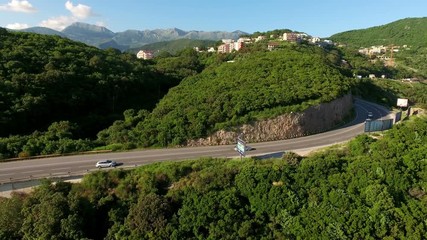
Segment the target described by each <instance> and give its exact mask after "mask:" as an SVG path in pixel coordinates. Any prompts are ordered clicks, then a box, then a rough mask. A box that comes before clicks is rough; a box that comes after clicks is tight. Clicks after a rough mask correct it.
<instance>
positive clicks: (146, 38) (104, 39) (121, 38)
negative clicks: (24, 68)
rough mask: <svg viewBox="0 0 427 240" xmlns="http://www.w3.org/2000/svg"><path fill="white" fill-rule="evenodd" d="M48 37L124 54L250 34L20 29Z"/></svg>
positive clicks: (80, 27) (78, 25) (77, 25)
mask: <svg viewBox="0 0 427 240" xmlns="http://www.w3.org/2000/svg"><path fill="white" fill-rule="evenodd" d="M20 31H23V32H32V33H39V34H47V35H58V36H61V37H66V38H69V39H72V40H75V41H79V42H83V43H86V44H88V45H92V46H95V47H98V48H101V49H105V48H109V47H113V48H117V49H120V50H122V51H124V50H127V49H130V48H140V47H142V46H144V45H146V44H149V43H155V42H162V41H170V40H176V39H195V40H221V39H237V38H239V36H240V35H247V34H248V33H245V32H242V31H234V32H225V31H211V32H206V31H184V30H181V29H178V28H170V29H155V30H126V31H124V32H117V33H115V32H112V31H111V30H109V29H108V28H105V27H100V26H96V25H92V24H87V23H82V22H75V23H73V24H71V25H70V26H68V27H66V28H65V29H64V30H62V31H56V30H53V29H50V28H45V27H32V28H27V29H23V30H20Z"/></svg>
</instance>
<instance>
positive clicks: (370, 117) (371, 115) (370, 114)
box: [366, 112, 374, 119]
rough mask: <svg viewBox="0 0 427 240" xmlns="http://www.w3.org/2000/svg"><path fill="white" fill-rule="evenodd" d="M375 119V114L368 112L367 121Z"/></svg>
mask: <svg viewBox="0 0 427 240" xmlns="http://www.w3.org/2000/svg"><path fill="white" fill-rule="evenodd" d="M373 117H374V114H373V113H372V112H368V116H367V117H366V118H367V119H372V118H373Z"/></svg>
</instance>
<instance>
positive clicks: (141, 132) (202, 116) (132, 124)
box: [0, 29, 426, 159]
mask: <svg viewBox="0 0 427 240" xmlns="http://www.w3.org/2000/svg"><path fill="white" fill-rule="evenodd" d="M288 31H290V30H287V29H284V30H274V31H270V32H268V33H255V34H254V35H253V36H257V35H260V34H264V35H266V34H270V35H275V36H277V35H280V34H282V33H283V32H288ZM0 38H1V41H0V55H1V58H0V89H1V90H0V159H6V158H13V157H28V156H36V155H46V154H63V153H73V152H81V151H87V150H123V149H132V148H137V147H159V146H160V147H163V146H176V145H182V144H185V142H186V140H188V139H193V138H199V137H206V136H207V135H208V134H210V133H212V132H214V131H216V130H219V129H232V128H233V127H236V126H238V125H239V124H242V123H248V122H251V121H256V120H260V119H266V118H270V117H275V116H277V115H280V114H283V113H287V112H291V111H301V110H304V109H306V108H307V107H309V106H312V105H315V104H319V103H321V102H328V101H331V100H334V99H336V98H337V97H339V96H341V95H343V94H346V93H348V92H352V93H353V94H354V95H359V96H362V97H363V98H367V99H372V100H374V101H376V102H379V103H382V104H386V105H389V106H393V105H394V104H395V102H396V101H395V100H396V98H398V97H407V98H410V100H411V103H416V104H420V103H421V104H423V103H424V104H425V103H426V99H425V94H423V93H424V92H425V91H426V90H425V88H426V86H425V84H422V83H420V84H417V85H415V84H414V85H410V86H409V85H408V86H407V85H402V84H400V83H398V82H396V81H393V83H384V84H381V81H389V80H378V81H371V80H368V79H356V78H355V77H354V76H356V75H362V76H367V75H368V74H370V73H375V74H376V75H378V76H379V75H381V74H385V75H387V76H388V77H390V78H396V79H400V78H404V77H408V76H411V74H413V73H412V72H411V71H409V70H407V69H403V68H399V67H397V68H390V67H385V66H384V65H382V64H381V63H379V62H376V63H371V62H370V61H369V59H368V58H367V57H366V56H362V55H360V54H358V53H357V51H354V50H351V49H346V48H338V47H335V46H332V45H331V46H328V47H326V48H321V47H317V46H315V45H312V44H308V43H306V42H303V43H301V44H290V43H286V42H281V43H280V46H278V47H277V49H275V50H274V51H268V50H267V45H268V42H269V40H268V39H266V40H262V41H259V42H256V43H252V44H248V45H247V46H245V47H244V48H243V49H242V50H241V51H239V52H233V53H230V54H217V53H208V52H196V51H195V50H193V49H192V48H187V49H183V50H180V51H177V52H176V53H174V54H173V53H168V52H166V51H162V52H161V53H160V54H159V55H158V56H157V57H156V58H155V59H153V60H141V59H137V58H136V56H135V55H134V54H130V53H121V52H119V51H117V50H114V49H107V50H100V49H96V48H94V47H90V46H86V45H84V44H81V43H76V42H73V41H70V40H67V39H65V38H61V37H59V36H45V35H38V34H32V33H15V32H8V31H7V30H5V29H0ZM390 82H391V81H390ZM378 83H380V84H378ZM384 86H390V88H388V89H384V88H383V87H384Z"/></svg>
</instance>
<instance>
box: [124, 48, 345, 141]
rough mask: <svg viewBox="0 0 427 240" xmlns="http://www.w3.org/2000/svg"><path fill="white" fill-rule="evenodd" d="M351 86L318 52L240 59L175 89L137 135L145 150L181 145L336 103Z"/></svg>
mask: <svg viewBox="0 0 427 240" xmlns="http://www.w3.org/2000/svg"><path fill="white" fill-rule="evenodd" d="M349 85H350V83H349V80H348V79H347V78H346V77H345V76H343V75H342V74H341V73H340V71H339V70H338V68H336V67H334V66H333V65H332V64H330V63H329V61H328V58H327V54H325V51H324V50H323V49H321V48H319V47H314V46H307V45H301V46H298V45H289V46H287V47H284V48H282V49H281V50H277V51H272V52H265V51H258V52H253V53H250V54H241V55H238V56H237V57H236V58H235V59H234V60H233V61H228V62H224V63H222V64H221V65H220V66H218V67H211V68H207V69H206V70H204V71H203V72H202V73H201V74H198V75H196V76H193V77H190V78H187V79H185V80H183V81H182V82H181V83H180V85H179V86H177V87H175V88H172V89H171V90H170V91H169V93H168V94H167V95H165V97H164V98H163V99H162V100H161V101H160V102H159V104H158V105H157V106H156V108H155V109H154V110H153V112H152V113H151V114H150V115H149V116H148V117H147V118H145V120H144V121H142V122H141V123H140V124H138V126H137V127H136V128H135V129H133V134H132V135H133V136H138V141H140V142H139V144H141V143H142V144H143V145H144V146H151V145H159V146H166V145H169V144H172V145H177V144H182V143H183V142H185V141H186V140H187V139H193V138H199V137H203V136H206V135H207V134H209V133H211V132H212V131H215V130H219V129H224V128H227V127H232V126H237V125H238V124H242V123H247V122H250V121H252V120H256V119H263V118H268V117H273V116H277V115H280V114H283V113H285V112H291V111H301V110H304V109H305V108H307V107H308V106H310V105H315V104H319V103H321V102H328V101H331V100H334V99H336V98H337V97H339V96H341V95H343V94H345V93H348V91H349V89H350V86H349Z"/></svg>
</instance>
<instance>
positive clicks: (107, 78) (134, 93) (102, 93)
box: [0, 28, 177, 137]
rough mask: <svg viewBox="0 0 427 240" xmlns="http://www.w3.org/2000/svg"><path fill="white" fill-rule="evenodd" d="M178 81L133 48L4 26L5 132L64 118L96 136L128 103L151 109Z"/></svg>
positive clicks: (0, 44)
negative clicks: (104, 47)
mask: <svg viewBox="0 0 427 240" xmlns="http://www.w3.org/2000/svg"><path fill="white" fill-rule="evenodd" d="M176 84H177V83H176V81H171V78H170V77H166V76H165V75H164V74H161V73H160V72H158V71H154V70H152V69H151V67H150V66H149V65H148V64H147V63H146V62H143V61H140V60H139V59H137V58H136V56H135V55H133V54H122V53H120V52H119V51H117V50H113V49H108V50H105V51H103V50H100V49H97V48H94V47H89V46H87V45H85V44H83V43H77V42H74V41H71V40H68V39H65V38H62V37H59V36H47V35H40V34H33V33H22V32H8V31H7V30H5V29H2V28H0V137H5V136H6V137H7V136H9V135H14V134H29V133H32V132H33V131H35V130H39V131H40V130H45V129H47V128H48V126H49V125H50V124H52V123H53V122H56V121H63V120H67V121H72V122H74V123H77V124H78V126H79V136H80V137H94V136H96V133H97V132H98V131H99V130H101V129H103V128H105V127H107V126H109V125H110V124H111V123H112V122H113V121H114V120H116V119H118V118H119V117H121V116H122V113H123V111H124V110H126V109H129V108H135V109H149V110H151V109H152V108H153V107H154V105H155V103H156V102H157V101H158V99H159V98H161V97H162V96H163V94H165V92H166V91H167V90H168V89H169V88H170V87H171V86H174V85H176Z"/></svg>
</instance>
